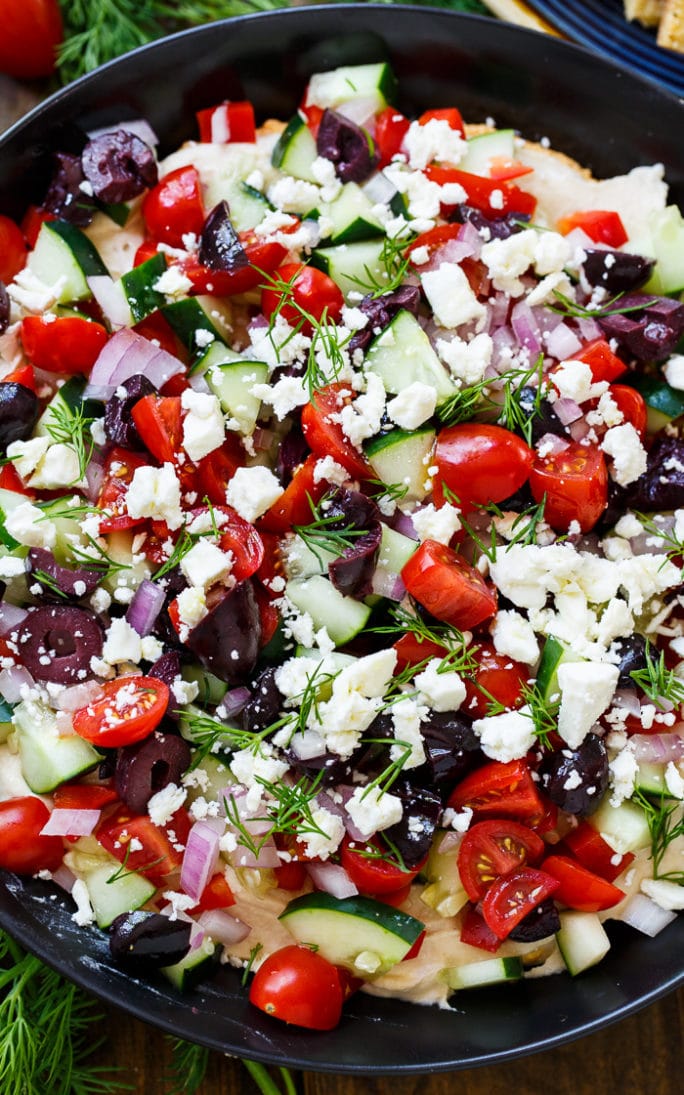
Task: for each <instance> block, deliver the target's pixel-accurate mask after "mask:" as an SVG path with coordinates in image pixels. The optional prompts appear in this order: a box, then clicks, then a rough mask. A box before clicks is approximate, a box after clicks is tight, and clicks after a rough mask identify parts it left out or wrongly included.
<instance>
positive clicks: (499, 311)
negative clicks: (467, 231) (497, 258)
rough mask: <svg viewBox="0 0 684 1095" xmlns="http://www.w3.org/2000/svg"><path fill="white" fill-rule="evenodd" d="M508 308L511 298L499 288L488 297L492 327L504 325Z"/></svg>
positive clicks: (470, 226)
mask: <svg viewBox="0 0 684 1095" xmlns="http://www.w3.org/2000/svg"><path fill="white" fill-rule="evenodd" d="M464 227H465V225H464ZM468 227H469V228H472V227H473V226H472V224H469V225H468ZM510 308H511V298H510V297H509V296H508V295H507V294H506V293H502V292H501V291H500V290H497V292H496V293H495V294H494V296H492V297H490V298H489V301H488V302H487V310H488V312H489V317H490V320H491V327H492V329H494V328H499V327H505V326H506V324H507V323H508V313H509V311H510Z"/></svg>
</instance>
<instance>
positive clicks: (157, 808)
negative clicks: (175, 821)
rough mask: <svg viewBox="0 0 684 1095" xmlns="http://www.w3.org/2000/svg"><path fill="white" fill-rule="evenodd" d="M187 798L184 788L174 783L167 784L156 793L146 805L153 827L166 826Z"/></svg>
mask: <svg viewBox="0 0 684 1095" xmlns="http://www.w3.org/2000/svg"><path fill="white" fill-rule="evenodd" d="M187 797H188V792H187V790H186V788H185V787H179V786H178V785H177V784H175V783H167V785H166V787H163V788H162V790H161V791H157V793H156V794H154V795H152V798H151V799H150V800H149V802H148V803H147V813H148V815H149V818H150V821H151V822H152V824H153V825H157V826H159V827H162V826H164V825H168V823H169V822H170V820H171V818H172V817H173V815H174V814H175V812H176V810H180V808H181V806H182V805H183V803H184V802H185V800H186V798H187Z"/></svg>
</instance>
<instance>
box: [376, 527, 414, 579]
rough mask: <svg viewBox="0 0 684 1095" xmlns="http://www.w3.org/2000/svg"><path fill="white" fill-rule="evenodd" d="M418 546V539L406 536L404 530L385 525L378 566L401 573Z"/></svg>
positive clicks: (393, 572) (394, 572)
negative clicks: (399, 530) (400, 530)
mask: <svg viewBox="0 0 684 1095" xmlns="http://www.w3.org/2000/svg"><path fill="white" fill-rule="evenodd" d="M417 548H418V541H417V540H412V539H411V537H410V536H404V534H403V533H402V532H397V531H396V529H393V528H390V527H389V526H388V525H383V526H382V539H381V541H380V554H379V555H378V566H379V567H383V568H384V569H385V570H387V571H390V572H391V573H392V574H400V573H401V571H402V570H403V568H404V567H405V566H406V564H407V563H408V561H409V559H410V558H411V556H412V555H413V554H415V552H416V550H417Z"/></svg>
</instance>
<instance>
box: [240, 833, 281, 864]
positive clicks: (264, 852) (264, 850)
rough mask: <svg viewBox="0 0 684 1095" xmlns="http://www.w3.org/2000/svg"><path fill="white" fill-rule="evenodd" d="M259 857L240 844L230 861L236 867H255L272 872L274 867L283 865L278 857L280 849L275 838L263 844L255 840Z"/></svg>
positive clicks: (270, 838)
mask: <svg viewBox="0 0 684 1095" xmlns="http://www.w3.org/2000/svg"><path fill="white" fill-rule="evenodd" d="M254 843H255V844H256V847H257V850H258V853H259V854H258V855H256V856H255V855H254V852H252V851H250V849H249V848H245V846H244V844H238V846H237V848H236V849H235V851H234V852H231V853H230V861H231V863H232V864H233V866H234V867H253V868H257V869H259V870H270V869H272V868H273V867H279V866H280V863H281V859H280V856H279V855H278V849H277V848H276V845H275V840H274V839H273V837H268V838H267V839H266V840H265V841H264V843H263V844H261V841H260V840H258V839H255V841H254Z"/></svg>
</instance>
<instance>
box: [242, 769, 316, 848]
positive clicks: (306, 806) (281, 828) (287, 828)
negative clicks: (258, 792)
mask: <svg viewBox="0 0 684 1095" xmlns="http://www.w3.org/2000/svg"><path fill="white" fill-rule="evenodd" d="M322 780H323V771H322V770H321V771H319V772H317V774H316V776H315V777H314V778H313V779H310V778H309V777H308V776H302V777H301V778H300V779H298V780H297V782H296V783H293V784H287V783H284V782H280V783H272V782H271V781H270V780H267V779H263V778H262V777H261V776H257V777H256V782H257V783H259V784H260V785H261V786H262V787H263V788H264V790H265V791H266V792H267V794H268V795H269V796H270V799H269V801H268V802H267V804H266V812H265V815H264V817H263V818H260V819H259V820H263V821H268V822H270V824H271V831H270V833H269V834H268V835H269V836H273V834H274V833H281V834H283V835H290V836H294V837H300V836H304V835H306V834H313V833H317V834H318V835H319V836H328V833H326V832H325V830H324V829H322V828H321V827H320V825H318V824H317V823H316V822H315V821H314V818H313V814H312V812H311V804H312V802H314V801H315V799H316V797H317V796H318V795H319V794H320V790H321V783H322Z"/></svg>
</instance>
